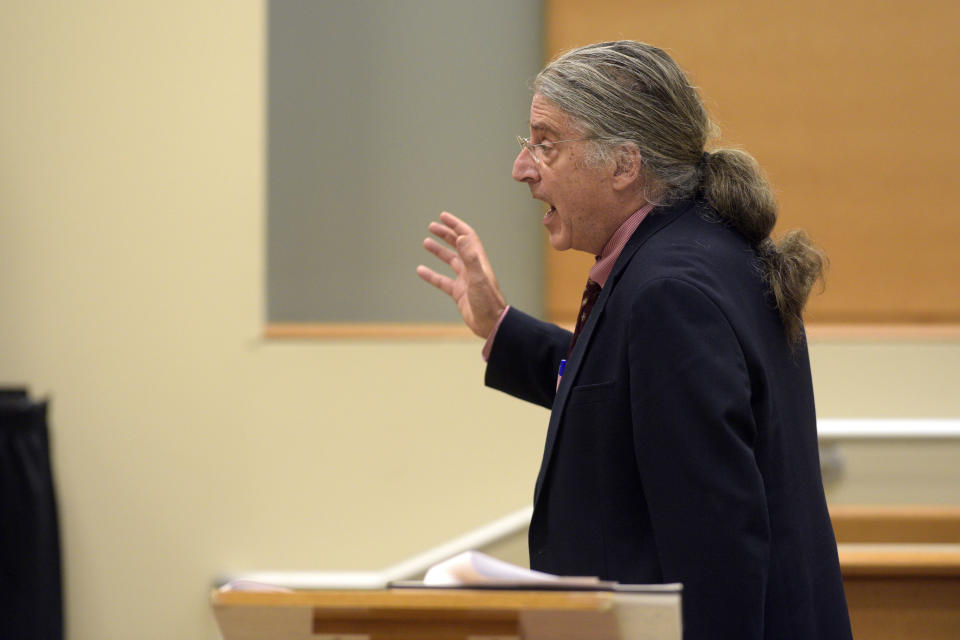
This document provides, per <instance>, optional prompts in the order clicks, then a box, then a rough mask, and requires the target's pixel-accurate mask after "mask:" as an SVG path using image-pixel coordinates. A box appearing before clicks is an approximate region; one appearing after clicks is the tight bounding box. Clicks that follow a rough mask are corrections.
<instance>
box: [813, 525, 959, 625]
mask: <svg viewBox="0 0 960 640" xmlns="http://www.w3.org/2000/svg"><path fill="white" fill-rule="evenodd" d="M830 515H831V518H832V520H833V528H834V533H835V534H836V536H837V545H838V549H839V553H840V569H841V572H842V573H843V584H844V589H845V590H846V594H847V604H848V606H849V609H850V621H851V624H852V625H853V635H854V637H855V638H864V639H867V640H873V639H877V640H884V639H886V638H891V639H893V638H896V639H897V640H903V639H909V638H923V639H928V638H929V639H933V640H938V639H940V638H943V639H947V638H950V639H954V640H955V639H957V638H960V507H953V506H833V507H831V509H830Z"/></svg>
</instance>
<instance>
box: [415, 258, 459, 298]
mask: <svg viewBox="0 0 960 640" xmlns="http://www.w3.org/2000/svg"><path fill="white" fill-rule="evenodd" d="M417 275H418V276H420V278H421V279H423V280H424V281H425V282H427V283H428V284H432V285H433V286H435V287H436V288H437V289H440V291H443V292H444V293H445V294H447V295H448V296H451V297H452V296H453V280H451V279H450V278H448V277H447V276H442V275H440V274H439V273H437V272H436V271H434V270H433V269H430V268H429V267H425V266H423V265H422V264H421V265H419V266H418V267H417Z"/></svg>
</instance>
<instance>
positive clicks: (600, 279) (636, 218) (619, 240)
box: [590, 203, 653, 287]
mask: <svg viewBox="0 0 960 640" xmlns="http://www.w3.org/2000/svg"><path fill="white" fill-rule="evenodd" d="M651 210H653V205H652V204H650V203H647V204H645V205H643V206H642V207H640V208H639V209H637V210H636V211H634V212H633V214H632V215H631V216H630V217H629V218H627V219H626V220H625V221H624V222H623V224H621V225H620V227H619V228H618V229H617V230H616V231H614V232H613V235H612V236H610V239H609V240H607V244H606V245H604V247H603V251H601V252H600V255H599V256H597V261H596V262H595V263H594V265H593V266H592V267H590V279H591V280H593V281H594V282H596V283H597V284H599V285H600V286H601V287H602V286H603V285H604V284H605V283H606V281H607V278H608V277H609V276H610V272H611V271H613V265H614V264H616V262H617V258H619V257H620V254H621V253H623V248H624V247H626V246H627V240H629V239H630V236H632V235H633V232H634V231H636V230H637V227H639V226H640V223H641V222H643V219H644V218H646V217H647V214H648V213H650V211H651Z"/></svg>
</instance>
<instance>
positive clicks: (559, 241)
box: [547, 233, 570, 251]
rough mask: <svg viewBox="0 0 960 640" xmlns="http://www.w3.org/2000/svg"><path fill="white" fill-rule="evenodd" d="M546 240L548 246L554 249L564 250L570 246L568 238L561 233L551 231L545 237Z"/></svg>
mask: <svg viewBox="0 0 960 640" xmlns="http://www.w3.org/2000/svg"><path fill="white" fill-rule="evenodd" d="M547 242H549V243H550V247H551V248H552V249H553V250H554V251H566V250H567V249H569V248H570V238H566V237H564V236H561V235H555V234H553V233H551V234H550V235H549V237H548V238H547Z"/></svg>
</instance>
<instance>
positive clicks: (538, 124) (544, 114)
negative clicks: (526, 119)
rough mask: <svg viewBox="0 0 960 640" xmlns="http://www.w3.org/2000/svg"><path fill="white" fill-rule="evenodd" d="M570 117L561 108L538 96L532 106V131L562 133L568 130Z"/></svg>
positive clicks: (535, 96) (534, 98)
mask: <svg viewBox="0 0 960 640" xmlns="http://www.w3.org/2000/svg"><path fill="white" fill-rule="evenodd" d="M568 120H569V117H568V116H567V114H566V113H564V112H563V111H562V110H561V109H560V107H557V106H556V105H554V104H552V103H550V102H548V101H547V100H546V99H544V98H543V97H541V96H540V94H536V95H534V96H533V102H531V104H530V129H531V130H533V131H537V132H541V133H543V132H546V133H560V132H561V130H563V129H566V128H568V126H569V123H568Z"/></svg>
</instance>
